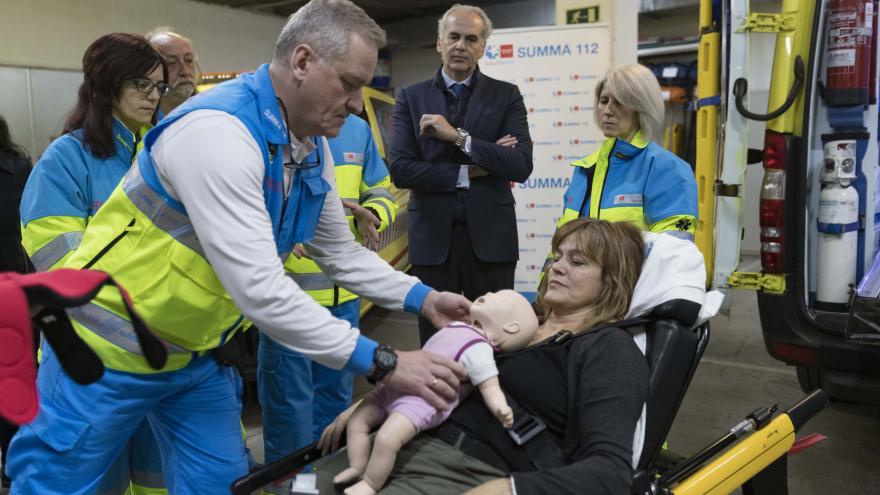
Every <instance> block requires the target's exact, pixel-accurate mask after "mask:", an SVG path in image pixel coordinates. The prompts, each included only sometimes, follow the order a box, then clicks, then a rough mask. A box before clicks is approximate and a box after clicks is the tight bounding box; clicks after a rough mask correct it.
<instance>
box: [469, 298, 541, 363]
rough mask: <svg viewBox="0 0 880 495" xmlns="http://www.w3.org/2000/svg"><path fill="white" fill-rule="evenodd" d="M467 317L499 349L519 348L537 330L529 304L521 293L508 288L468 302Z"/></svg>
mask: <svg viewBox="0 0 880 495" xmlns="http://www.w3.org/2000/svg"><path fill="white" fill-rule="evenodd" d="M471 321H473V326H474V327H475V328H478V329H480V331H482V332H483V334H484V335H486V337H487V338H488V339H489V341H490V343H491V344H492V345H493V346H497V347H499V348H501V350H502V351H515V350H518V349H522V348H523V347H525V346H526V345H527V344H528V343H529V342H531V340H532V337H534V335H535V332H536V331H537V330H538V317H537V316H535V311H534V310H533V309H532V305H531V304H529V301H528V300H526V298H525V297H523V296H522V294H520V293H518V292H516V291H513V290H509V289H508V290H502V291H498V292H489V293H487V294H485V295H483V296H480V297H479V298H477V300H476V301H474V303H473V304H472V305H471Z"/></svg>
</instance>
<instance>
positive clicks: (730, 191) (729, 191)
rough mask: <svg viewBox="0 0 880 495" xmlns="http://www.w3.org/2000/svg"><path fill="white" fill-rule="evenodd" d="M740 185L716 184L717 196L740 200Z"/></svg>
mask: <svg viewBox="0 0 880 495" xmlns="http://www.w3.org/2000/svg"><path fill="white" fill-rule="evenodd" d="M739 189H740V185H739V184H724V183H723V182H716V183H715V195H716V196H726V197H731V198H738V197H740V196H739Z"/></svg>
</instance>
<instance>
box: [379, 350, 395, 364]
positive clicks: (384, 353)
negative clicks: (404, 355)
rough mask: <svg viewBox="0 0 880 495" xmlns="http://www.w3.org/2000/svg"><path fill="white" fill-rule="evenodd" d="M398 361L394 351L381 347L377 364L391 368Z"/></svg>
mask: <svg viewBox="0 0 880 495" xmlns="http://www.w3.org/2000/svg"><path fill="white" fill-rule="evenodd" d="M396 362H397V355H395V354H394V351H392V350H391V349H387V348H380V349H379V352H377V353H376V365H377V366H379V367H381V368H384V369H389V368H391V367H392V366H394V365H395V363H396Z"/></svg>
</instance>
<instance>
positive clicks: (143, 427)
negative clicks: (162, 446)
mask: <svg viewBox="0 0 880 495" xmlns="http://www.w3.org/2000/svg"><path fill="white" fill-rule="evenodd" d="M123 493H125V494H126V495H159V494H162V495H165V494H167V493H168V490H166V489H165V478H164V476H163V474H162V455H161V453H160V452H159V443H158V442H157V441H156V436H155V435H154V434H153V429H152V428H151V427H150V422H149V421H147V420H146V419H144V420H143V421H141V422H140V424H139V425H138V427H137V429H136V430H135V431H134V435H132V436H131V440H129V442H128V444H126V446H125V448H124V449H123V450H122V453H121V454H120V455H119V457H117V458H116V461H115V462H114V463H113V465H112V466H111V467H110V469H108V470H107V472H106V473H105V474H104V478H103V479H102V480H101V483H100V484H99V486H98V490H97V491H96V492H95V495H121V494H123Z"/></svg>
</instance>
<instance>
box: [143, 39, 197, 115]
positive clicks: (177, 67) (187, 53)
mask: <svg viewBox="0 0 880 495" xmlns="http://www.w3.org/2000/svg"><path fill="white" fill-rule="evenodd" d="M147 39H148V40H149V41H150V44H152V45H153V48H155V49H156V51H158V52H159V53H161V54H162V56H163V57H165V64H166V65H167V66H168V83H169V84H171V93H169V94H168V96H163V97H162V99H161V100H159V115H158V117H159V119H160V120H161V119H162V117H164V116H166V115H168V114H169V113H170V112H171V111H172V110H174V109H175V108H177V107H178V106H179V105H180V104H181V103H183V102H185V101H186V100H187V99H188V98H189V97H190V96H192V95H194V94H195V92H196V80H197V79H198V73H199V63H198V57H197V56H196V54H195V52H193V48H192V41H191V40H190V39H189V38H187V37H185V36H181V35H180V34H177V33H175V32H174V31H173V29H172V28H171V27H169V26H159V27H157V28H156V29H153V30H152V31H150V32H149V33H147Z"/></svg>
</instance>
